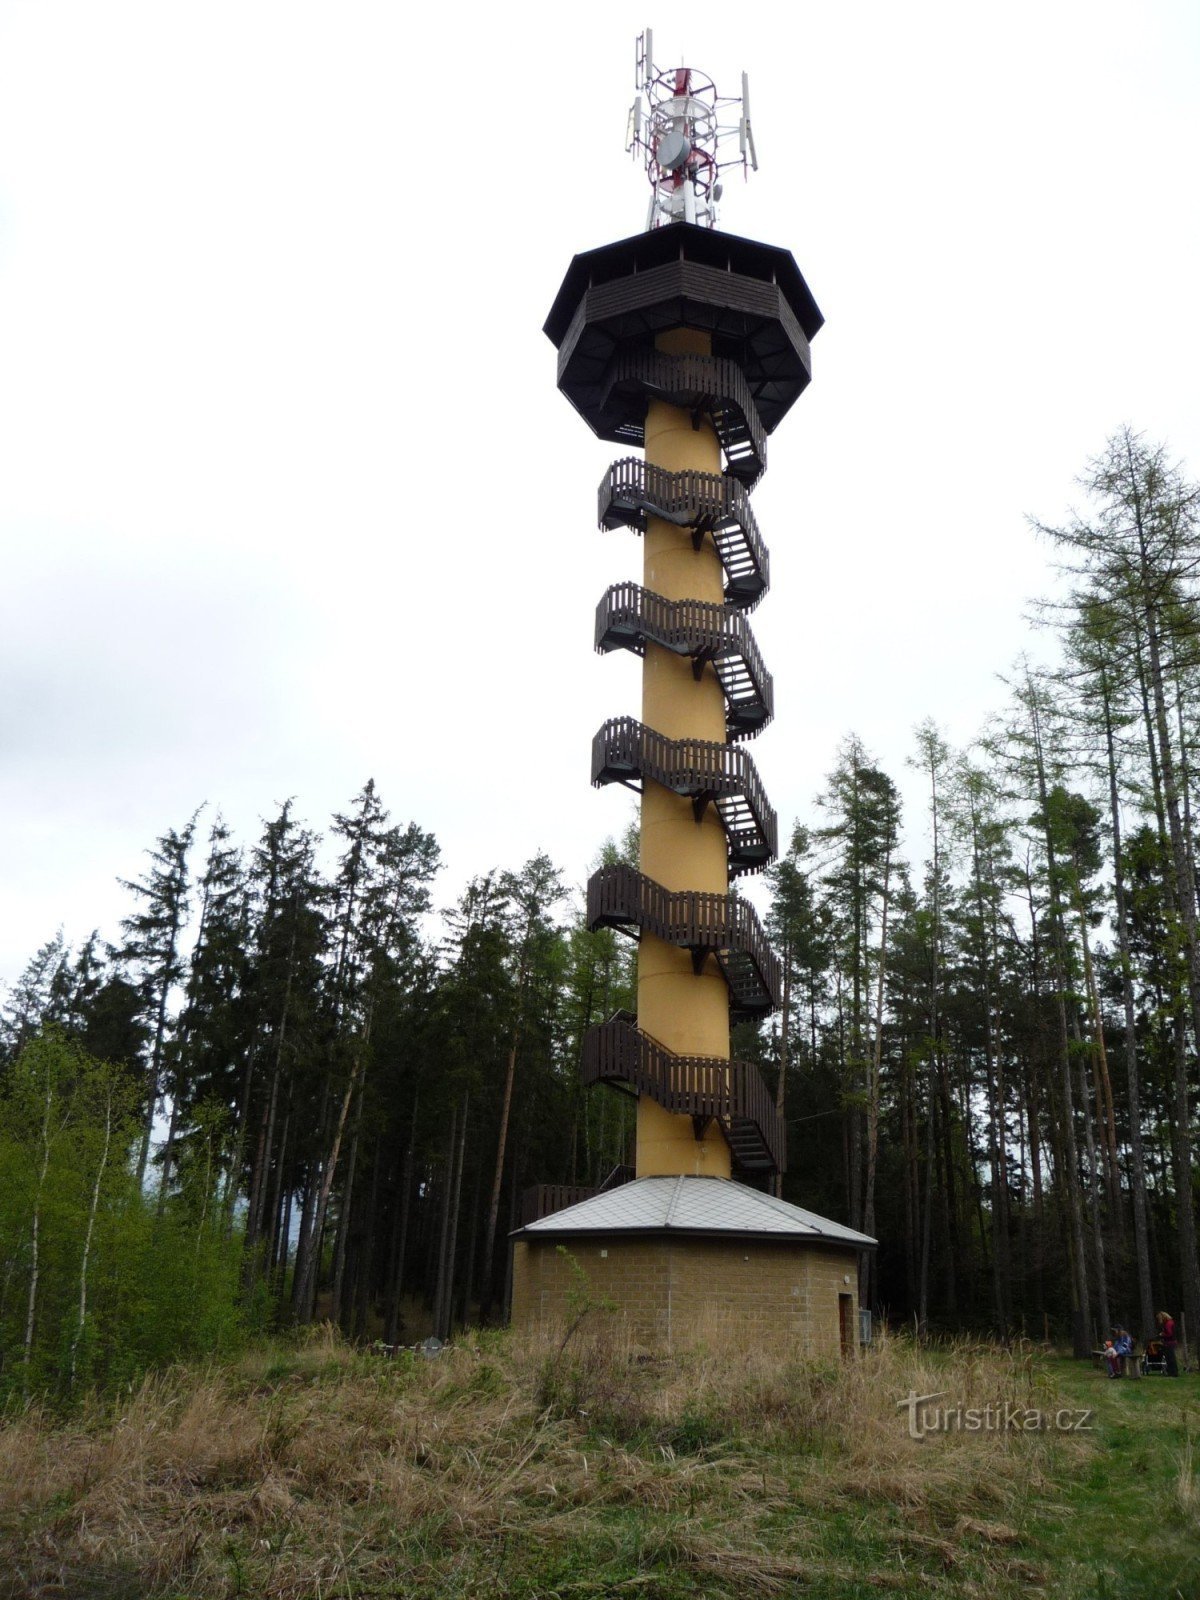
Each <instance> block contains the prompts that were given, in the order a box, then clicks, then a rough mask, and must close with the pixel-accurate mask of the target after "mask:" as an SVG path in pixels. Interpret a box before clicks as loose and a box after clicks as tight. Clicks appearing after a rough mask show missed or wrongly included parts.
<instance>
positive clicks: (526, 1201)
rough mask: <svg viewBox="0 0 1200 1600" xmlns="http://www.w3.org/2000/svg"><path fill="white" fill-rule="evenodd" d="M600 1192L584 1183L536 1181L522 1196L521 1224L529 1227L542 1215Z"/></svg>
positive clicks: (549, 1213) (551, 1214) (552, 1213)
mask: <svg viewBox="0 0 1200 1600" xmlns="http://www.w3.org/2000/svg"><path fill="white" fill-rule="evenodd" d="M599 1193H600V1191H599V1189H597V1188H594V1187H593V1188H589V1187H588V1186H587V1185H585V1184H582V1183H535V1184H534V1185H533V1186H532V1187H531V1188H528V1189H526V1190H525V1192H524V1194H522V1196H521V1226H522V1227H523V1228H527V1227H528V1226H529V1224H530V1223H531V1222H537V1221H538V1220H539V1218H541V1217H550V1216H553V1215H554V1213H555V1212H556V1211H565V1210H566V1209H567V1207H568V1206H577V1205H578V1204H579V1202H580V1201H581V1200H590V1199H592V1197H593V1196H594V1195H598V1194H599Z"/></svg>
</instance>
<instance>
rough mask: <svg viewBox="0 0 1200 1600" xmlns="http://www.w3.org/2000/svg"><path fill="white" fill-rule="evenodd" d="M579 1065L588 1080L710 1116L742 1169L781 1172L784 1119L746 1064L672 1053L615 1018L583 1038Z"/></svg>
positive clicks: (755, 1072)
mask: <svg viewBox="0 0 1200 1600" xmlns="http://www.w3.org/2000/svg"><path fill="white" fill-rule="evenodd" d="M582 1070H583V1081H584V1083H585V1084H592V1083H607V1084H613V1085H615V1086H618V1087H622V1088H626V1089H630V1090H632V1091H633V1092H634V1093H636V1094H639V1095H643V1094H644V1095H647V1096H648V1097H649V1098H650V1099H651V1100H654V1101H655V1102H656V1103H657V1104H658V1105H660V1106H662V1107H663V1109H664V1110H666V1111H671V1112H675V1113H677V1114H680V1115H685V1116H690V1117H697V1118H700V1119H703V1120H709V1119H715V1120H716V1121H717V1122H718V1123H719V1124H720V1126H721V1131H722V1132H723V1133H724V1135H725V1138H726V1139H727V1141H728V1143H729V1147H730V1149H731V1151H732V1152H733V1156H734V1160H735V1161H736V1162H737V1165H738V1166H739V1167H742V1168H743V1169H745V1170H748V1171H758V1172H782V1171H783V1170H784V1166H785V1159H786V1144H785V1134H784V1125H783V1121H782V1119H781V1118H780V1116H779V1114H778V1112H777V1111H776V1109H775V1102H774V1099H773V1098H772V1096H771V1095H770V1093H769V1092H768V1090H767V1087H766V1085H765V1084H764V1083H763V1081H762V1078H761V1077H760V1076H759V1073H758V1070H757V1068H756V1067H755V1066H754V1065H753V1064H752V1063H751V1062H748V1061H723V1060H721V1059H720V1058H719V1057H715V1056H677V1055H675V1054H673V1053H672V1052H671V1051H670V1050H668V1049H667V1048H666V1047H665V1046H664V1045H661V1044H659V1042H658V1040H657V1039H653V1038H651V1036H650V1035H649V1034H648V1033H643V1032H642V1031H641V1029H640V1028H638V1027H637V1026H636V1025H635V1024H634V1023H632V1022H627V1021H623V1020H620V1019H614V1020H612V1021H610V1022H604V1023H601V1024H600V1025H599V1026H598V1027H594V1028H590V1029H589V1030H588V1032H587V1033H586V1034H585V1035H584V1040H583V1065H582Z"/></svg>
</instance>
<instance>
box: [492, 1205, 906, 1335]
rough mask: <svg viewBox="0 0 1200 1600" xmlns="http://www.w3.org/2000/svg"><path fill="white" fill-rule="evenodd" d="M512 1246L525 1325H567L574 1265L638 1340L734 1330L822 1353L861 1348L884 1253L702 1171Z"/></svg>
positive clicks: (577, 1215) (554, 1221) (559, 1222)
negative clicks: (877, 1256)
mask: <svg viewBox="0 0 1200 1600" xmlns="http://www.w3.org/2000/svg"><path fill="white" fill-rule="evenodd" d="M512 1241H513V1279H512V1283H513V1292H512V1322H513V1326H514V1327H516V1328H524V1329H533V1328H537V1327H544V1328H547V1329H550V1328H552V1327H554V1326H561V1325H563V1324H564V1323H565V1322H566V1321H568V1320H569V1319H570V1316H571V1314H572V1310H571V1305H570V1302H569V1300H568V1296H569V1294H570V1293H571V1291H572V1290H573V1289H576V1288H577V1287H578V1285H579V1278H578V1273H577V1272H576V1271H575V1265H574V1264H577V1265H578V1267H579V1268H581V1269H582V1270H583V1272H584V1273H585V1274H586V1277H587V1283H588V1288H589V1293H590V1294H591V1295H592V1296H594V1297H595V1298H596V1299H601V1298H603V1299H606V1300H608V1301H610V1302H611V1303H612V1304H613V1305H615V1307H616V1308H617V1315H618V1316H619V1317H620V1318H621V1321H622V1323H623V1325H624V1327H625V1329H626V1331H627V1332H628V1335H629V1337H631V1338H632V1339H633V1340H634V1341H635V1342H636V1343H638V1344H644V1345H647V1346H649V1347H651V1348H666V1349H670V1348H671V1347H672V1346H673V1345H676V1344H679V1343H680V1342H686V1341H688V1340H692V1339H696V1338H704V1337H714V1336H720V1335H721V1334H725V1333H729V1334H733V1335H735V1336H736V1337H737V1338H739V1339H742V1340H745V1341H747V1342H748V1343H751V1344H753V1343H757V1342H758V1341H759V1340H760V1339H761V1340H762V1341H763V1342H764V1343H766V1342H769V1343H770V1345H771V1347H772V1348H773V1349H776V1350H779V1349H781V1348H783V1346H784V1342H785V1341H788V1340H790V1341H791V1342H792V1345H793V1348H794V1350H795V1353H797V1354H800V1355H820V1356H837V1355H838V1354H842V1355H850V1354H852V1353H853V1352H854V1350H855V1349H856V1348H857V1345H858V1263H859V1257H860V1254H861V1252H862V1251H863V1250H868V1249H873V1248H874V1245H875V1241H874V1240H873V1239H869V1238H868V1237H867V1236H866V1235H865V1234H861V1233H856V1232H854V1230H853V1229H850V1228H844V1227H842V1226H841V1225H840V1224H838V1223H835V1222H830V1221H828V1220H827V1219H826V1218H824V1217H818V1216H815V1215H814V1214H813V1213H812V1212H809V1211H803V1210H801V1208H800V1207H799V1206H793V1205H789V1204H788V1202H787V1201H785V1200H777V1199H775V1198H774V1197H773V1196H771V1195H766V1194H762V1193H760V1192H759V1191H758V1190H756V1189H749V1188H747V1187H746V1186H745V1185H744V1184H740V1183H736V1182H734V1181H733V1180H732V1179H729V1178H699V1177H661V1178H639V1179H637V1180H636V1181H635V1182H633V1183H628V1184H623V1185H622V1186H621V1187H619V1188H616V1189H612V1190H609V1191H608V1192H606V1193H603V1194H598V1195H596V1196H595V1197H594V1198H592V1199H590V1200H584V1201H582V1202H581V1203H580V1204H578V1205H574V1206H568V1207H567V1208H566V1209H565V1210H563V1211H558V1212H555V1213H554V1214H553V1215H551V1216H548V1217H542V1218H540V1219H539V1220H538V1221H537V1222H532V1223H530V1224H528V1226H526V1227H524V1228H520V1229H518V1230H517V1232H516V1233H514V1234H513V1236H512ZM560 1246H561V1247H562V1249H561V1250H560V1248H559V1247H560Z"/></svg>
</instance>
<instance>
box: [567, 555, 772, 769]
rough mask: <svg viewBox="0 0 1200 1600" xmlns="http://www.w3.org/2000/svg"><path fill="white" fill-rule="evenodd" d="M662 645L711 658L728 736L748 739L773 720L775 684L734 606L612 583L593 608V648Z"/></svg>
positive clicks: (641, 649)
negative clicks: (670, 596)
mask: <svg viewBox="0 0 1200 1600" xmlns="http://www.w3.org/2000/svg"><path fill="white" fill-rule="evenodd" d="M647 643H650V644H657V645H661V647H662V648H663V649H664V650H670V651H671V652H672V653H673V654H674V655H677V656H688V657H690V659H691V660H692V661H693V662H695V663H697V669H699V667H700V666H701V665H703V663H705V662H709V661H711V662H712V666H713V671H714V672H715V673H716V675H717V679H718V681H719V683H720V685H721V691H722V693H723V694H724V696H725V726H726V729H727V730H728V735H729V737H730V738H731V739H750V738H753V736H754V735H755V734H756V733H758V732H759V730H760V729H761V728H764V727H765V726H766V724H767V723H768V722H770V720H771V716H772V714H773V712H774V709H775V686H774V680H773V679H772V677H771V674H770V673H769V672H768V671H767V669H766V667H765V666H764V665H763V660H762V656H761V655H760V654H759V649H758V643H757V641H756V639H755V637H754V634H753V633H752V632H751V629H750V624H749V623H748V622H747V621H746V619H745V617H744V616H743V615H742V613H741V612H740V611H738V610H737V609H736V608H735V607H734V606H718V605H714V604H712V603H711V602H710V601H706V600H666V599H664V598H663V596H662V595H660V594H655V593H654V592H653V590H651V589H643V588H642V586H641V584H639V583H614V584H613V585H612V587H611V588H610V589H609V590H608V592H607V593H606V594H605V596H604V598H603V599H602V600H601V602H600V604H599V605H598V606H597V607H596V649H597V650H598V651H600V653H601V654H604V653H605V652H606V651H608V650H632V651H633V652H634V654H635V655H639V656H640V655H644V654H645V652H646V645H647Z"/></svg>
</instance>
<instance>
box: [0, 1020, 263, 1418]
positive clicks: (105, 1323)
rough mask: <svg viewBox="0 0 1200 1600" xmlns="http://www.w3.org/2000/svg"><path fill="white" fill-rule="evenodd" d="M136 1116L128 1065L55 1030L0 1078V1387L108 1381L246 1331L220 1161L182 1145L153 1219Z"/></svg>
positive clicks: (235, 1340) (62, 1389)
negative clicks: (143, 1184) (219, 1194)
mask: <svg viewBox="0 0 1200 1600" xmlns="http://www.w3.org/2000/svg"><path fill="white" fill-rule="evenodd" d="M139 1121H140V1118H139V1107H138V1095H137V1090H136V1087H135V1086H133V1085H131V1084H130V1082H129V1080H128V1077H127V1075H126V1074H125V1073H124V1072H123V1071H122V1070H121V1069H120V1068H118V1067H113V1066H111V1065H109V1064H108V1063H104V1062H98V1061H95V1060H93V1059H92V1058H91V1057H90V1056H88V1055H87V1054H86V1053H85V1052H84V1051H83V1050H82V1049H81V1048H80V1046H79V1045H78V1044H76V1043H74V1042H73V1041H71V1040H70V1039H69V1038H67V1037H65V1036H64V1035H63V1034H62V1033H60V1032H57V1031H55V1030H53V1029H46V1030H44V1031H43V1032H42V1033H41V1034H39V1035H37V1036H36V1037H34V1038H32V1039H31V1040H30V1041H29V1042H28V1043H27V1044H26V1045H25V1047H24V1049H23V1050H22V1051H21V1053H20V1055H19V1056H18V1057H17V1059H16V1061H15V1062H14V1063H13V1065H12V1067H11V1068H10V1069H9V1071H8V1073H7V1074H6V1075H5V1077H4V1080H3V1089H2V1092H0V1170H2V1171H3V1172H4V1173H5V1175H6V1181H5V1182H4V1183H3V1184H2V1185H0V1348H2V1350H3V1352H4V1359H3V1365H2V1366H0V1395H4V1394H14V1393H15V1394H20V1395H29V1394H42V1393H44V1394H50V1395H55V1396H58V1397H60V1398H66V1397H68V1396H70V1395H72V1394H75V1395H78V1394H79V1393H81V1392H83V1391H85V1390H87V1389H88V1388H91V1387H93V1386H101V1387H106V1388H113V1387H116V1386H119V1385H123V1384H127V1383H130V1382H132V1381H133V1380H134V1379H136V1378H137V1377H138V1375H139V1374H141V1373H142V1372H144V1371H146V1370H147V1369H148V1368H150V1367H154V1366H158V1365H162V1364H164V1363H167V1362H171V1361H176V1360H178V1359H180V1358H182V1357H185V1356H193V1355H206V1354H213V1353H223V1352H227V1351H230V1350H233V1349H235V1348H236V1347H237V1346H238V1345H239V1344H240V1343H241V1341H242V1339H243V1338H244V1336H245V1333H246V1331H247V1318H246V1313H245V1309H244V1308H243V1307H242V1306H241V1304H240V1296H239V1287H240V1272H241V1240H240V1238H239V1237H238V1236H237V1234H236V1233H232V1234H227V1233H226V1232H225V1231H224V1230H223V1229H222V1226H221V1216H220V1211H219V1207H218V1206H217V1204H216V1203H215V1201H216V1191H217V1184H218V1177H219V1168H218V1167H217V1165H216V1164H215V1162H209V1163H205V1162H204V1160H203V1156H202V1153H201V1152H196V1153H195V1154H194V1157H193V1155H192V1154H189V1158H188V1162H187V1164H186V1171H185V1176H184V1181H183V1185H182V1188H181V1191H180V1193H179V1195H178V1196H177V1197H176V1198H175V1199H174V1201H173V1202H172V1204H171V1205H170V1206H169V1207H168V1208H167V1209H166V1211H165V1212H164V1214H163V1215H162V1216H158V1215H156V1211H155V1208H154V1206H153V1205H152V1204H150V1203H148V1201H147V1198H146V1197H145V1196H144V1195H143V1194H142V1193H141V1192H140V1191H139V1189H138V1186H137V1181H136V1174H135V1164H136V1156H137V1148H138V1142H139V1132H140V1130H139ZM213 1137H216V1135H215V1134H214V1135H213Z"/></svg>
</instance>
